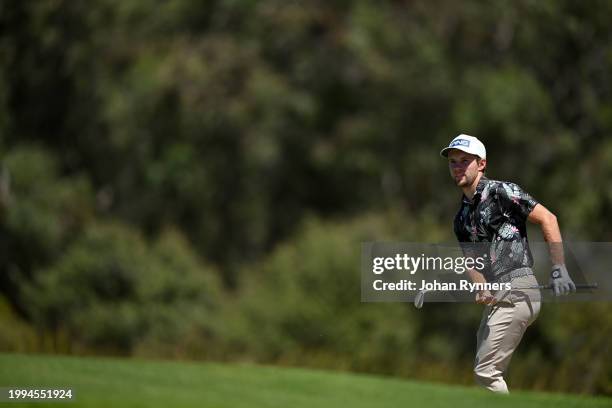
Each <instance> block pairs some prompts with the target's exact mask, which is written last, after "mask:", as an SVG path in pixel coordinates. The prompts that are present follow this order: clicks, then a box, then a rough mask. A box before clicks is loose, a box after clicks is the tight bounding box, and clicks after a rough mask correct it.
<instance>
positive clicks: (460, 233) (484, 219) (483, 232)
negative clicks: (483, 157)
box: [454, 175, 538, 282]
mask: <svg viewBox="0 0 612 408" xmlns="http://www.w3.org/2000/svg"><path fill="white" fill-rule="evenodd" d="M537 204H538V202H537V201H536V200H535V199H533V197H531V196H530V195H529V194H527V193H526V192H525V191H523V190H522V189H521V188H520V187H519V186H517V185H516V184H514V183H509V182H505V181H497V180H489V179H488V178H486V177H485V176H484V175H483V176H482V177H481V178H480V180H479V182H478V185H477V186H476V193H475V194H474V197H473V199H472V200H471V201H470V200H469V199H468V198H467V197H466V196H465V195H464V196H463V199H462V202H461V207H460V208H459V212H458V213H457V215H456V216H455V221H454V230H455V235H456V236H457V240H458V241H459V242H460V245H461V247H462V248H463V251H464V254H465V255H466V256H472V257H476V256H483V257H484V259H485V264H486V266H485V268H484V270H482V271H480V272H482V273H483V274H484V276H485V278H486V279H487V281H489V282H508V281H510V280H511V279H513V278H516V277H520V276H525V275H529V274H532V273H533V272H532V271H531V267H532V266H533V257H532V255H531V251H530V250H529V243H528V240H527V226H526V225H525V221H526V220H527V217H528V216H529V213H530V212H531V211H532V210H533V208H534V207H535V206H536V205H537Z"/></svg>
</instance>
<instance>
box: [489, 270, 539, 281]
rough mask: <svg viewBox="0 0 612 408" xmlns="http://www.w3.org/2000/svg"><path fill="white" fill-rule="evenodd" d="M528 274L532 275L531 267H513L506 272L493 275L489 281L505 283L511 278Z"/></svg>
mask: <svg viewBox="0 0 612 408" xmlns="http://www.w3.org/2000/svg"><path fill="white" fill-rule="evenodd" d="M529 275H533V271H532V270H531V268H518V269H513V270H511V271H510V272H506V273H504V274H503V275H498V276H495V277H494V279H492V280H491V281H492V282H495V283H506V282H510V281H511V280H512V279H516V278H521V277H523V276H529Z"/></svg>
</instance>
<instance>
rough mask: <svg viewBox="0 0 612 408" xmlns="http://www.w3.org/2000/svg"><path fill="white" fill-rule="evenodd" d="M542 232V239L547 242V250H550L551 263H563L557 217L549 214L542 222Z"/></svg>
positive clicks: (563, 257)
mask: <svg viewBox="0 0 612 408" xmlns="http://www.w3.org/2000/svg"><path fill="white" fill-rule="evenodd" d="M542 234H543V235H544V240H545V241H546V242H547V243H548V250H549V252H550V260H551V261H552V263H553V265H563V264H565V256H564V255H563V239H562V238H561V230H560V229H559V224H558V223H557V217H555V216H554V215H552V214H551V217H548V218H547V219H546V220H545V221H544V222H543V223H542Z"/></svg>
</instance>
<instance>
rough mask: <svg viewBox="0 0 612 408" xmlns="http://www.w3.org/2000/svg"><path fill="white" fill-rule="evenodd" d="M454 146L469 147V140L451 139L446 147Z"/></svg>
mask: <svg viewBox="0 0 612 408" xmlns="http://www.w3.org/2000/svg"><path fill="white" fill-rule="evenodd" d="M455 146H465V147H470V141H469V140H465V139H457V140H453V141H452V142H451V144H450V146H448V147H455Z"/></svg>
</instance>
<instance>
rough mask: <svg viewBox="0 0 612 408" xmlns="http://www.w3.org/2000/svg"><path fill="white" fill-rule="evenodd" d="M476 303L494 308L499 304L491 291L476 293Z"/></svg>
mask: <svg viewBox="0 0 612 408" xmlns="http://www.w3.org/2000/svg"><path fill="white" fill-rule="evenodd" d="M476 303H479V304H481V305H491V306H492V305H494V304H495V303H497V299H495V296H493V295H492V294H491V292H490V291H488V290H481V291H478V292H476Z"/></svg>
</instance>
